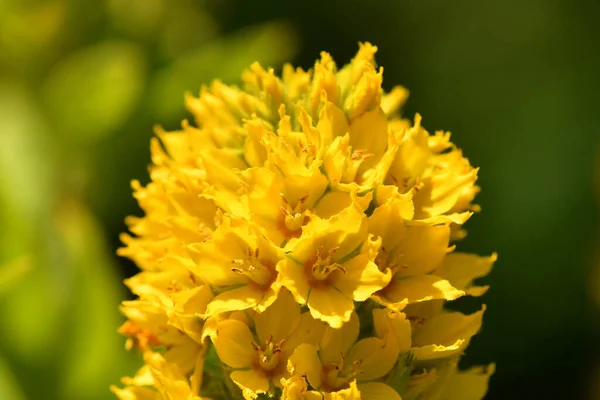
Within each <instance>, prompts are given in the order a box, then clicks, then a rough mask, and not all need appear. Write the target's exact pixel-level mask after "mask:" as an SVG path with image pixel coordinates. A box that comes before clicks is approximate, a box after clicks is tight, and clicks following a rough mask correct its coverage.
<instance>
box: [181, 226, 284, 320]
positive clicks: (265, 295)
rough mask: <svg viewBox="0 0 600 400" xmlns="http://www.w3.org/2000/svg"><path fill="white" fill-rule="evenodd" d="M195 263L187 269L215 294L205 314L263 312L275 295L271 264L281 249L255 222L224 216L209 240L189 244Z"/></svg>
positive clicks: (277, 291) (277, 290) (273, 270)
mask: <svg viewBox="0 0 600 400" xmlns="http://www.w3.org/2000/svg"><path fill="white" fill-rule="evenodd" d="M189 250H190V252H191V254H192V258H193V259H194V261H195V264H194V265H193V266H191V267H190V271H191V272H193V273H194V274H196V275H197V276H199V277H201V279H202V280H204V281H205V282H207V283H208V284H209V285H210V286H211V287H213V288H214V290H215V291H216V292H218V293H219V294H218V295H217V296H216V297H215V298H214V299H213V300H212V301H211V302H210V303H209V304H208V307H207V310H206V315H207V316H211V315H214V314H216V313H221V312H227V311H234V310H244V309H247V308H255V309H257V310H259V311H264V310H265V309H266V308H267V307H269V306H270V305H271V304H272V303H273V302H274V301H275V299H276V298H277V294H278V293H279V288H280V286H279V284H278V282H276V278H277V271H276V270H275V266H276V265H277V263H278V262H279V260H280V259H281V258H282V251H281V250H280V249H279V248H278V247H276V246H274V245H273V244H271V242H269V241H268V240H267V239H266V238H265V237H264V235H263V234H262V233H261V232H260V230H258V229H257V227H256V226H255V225H252V224H250V223H249V222H248V221H246V220H241V219H237V218H228V217H224V220H223V223H222V224H221V225H220V226H219V227H218V228H217V229H216V230H215V232H214V233H213V235H212V236H211V237H210V239H209V240H207V241H205V242H203V243H198V244H193V245H190V246H189Z"/></svg>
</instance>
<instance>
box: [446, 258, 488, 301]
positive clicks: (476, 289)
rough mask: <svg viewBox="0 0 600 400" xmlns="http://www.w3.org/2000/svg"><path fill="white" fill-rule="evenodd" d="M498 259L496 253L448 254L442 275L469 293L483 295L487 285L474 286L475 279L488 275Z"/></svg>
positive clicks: (453, 284)
mask: <svg viewBox="0 0 600 400" xmlns="http://www.w3.org/2000/svg"><path fill="white" fill-rule="evenodd" d="M497 259H498V255H497V254H496V253H494V254H492V255H491V256H489V257H480V256H476V255H474V254H467V253H452V254H448V256H446V259H445V260H444V263H443V265H442V266H441V268H440V275H441V276H442V277H444V278H445V279H447V280H448V281H450V282H451V283H452V286H454V287H456V288H457V289H460V290H464V291H465V292H466V293H467V294H468V295H471V296H481V295H482V294H483V293H485V291H486V290H487V287H486V286H473V281H474V280H475V279H477V278H479V277H482V276H485V275H487V274H488V273H489V272H490V271H491V269H492V266H493V264H494V262H496V260H497Z"/></svg>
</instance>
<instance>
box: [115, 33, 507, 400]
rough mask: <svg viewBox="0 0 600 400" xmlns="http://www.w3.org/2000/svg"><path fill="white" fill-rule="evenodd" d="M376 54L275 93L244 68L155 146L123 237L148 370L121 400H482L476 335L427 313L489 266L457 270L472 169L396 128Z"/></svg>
mask: <svg viewBox="0 0 600 400" xmlns="http://www.w3.org/2000/svg"><path fill="white" fill-rule="evenodd" d="M376 50H377V48H376V47H375V46H372V45H370V44H368V43H367V44H361V45H360V49H359V51H358V53H357V55H356V56H355V57H354V59H353V60H352V61H351V63H350V64H348V65H346V66H344V67H343V68H341V69H337V67H336V65H335V63H334V61H333V60H332V58H331V57H330V55H329V54H327V53H325V52H323V53H322V54H321V59H320V60H319V61H317V62H316V64H315V66H314V69H313V70H309V71H304V70H302V69H300V68H297V69H294V68H293V67H292V66H290V65H286V66H285V67H284V68H283V73H282V77H277V76H276V75H275V74H274V71H273V70H272V69H267V70H265V69H263V68H262V67H261V66H260V65H259V64H258V63H255V64H253V65H252V66H251V67H250V68H249V69H248V70H246V71H245V72H244V73H243V75H242V80H243V83H244V88H243V89H239V88H237V87H235V86H226V85H224V84H223V83H221V82H219V81H215V82H213V83H212V84H211V85H210V86H209V87H203V88H202V90H201V92H200V96H199V97H193V96H191V95H189V96H187V98H186V104H187V107H188V109H189V111H190V112H191V113H192V114H193V115H194V117H195V122H196V126H197V127H194V126H193V125H192V124H190V123H188V122H187V121H184V123H183V124H182V129H181V130H180V131H176V132H165V131H163V130H161V129H157V136H158V139H153V141H152V146H151V148H152V163H153V165H152V167H151V168H150V175H151V179H152V180H151V182H150V183H149V184H148V185H147V186H145V187H143V186H142V185H140V184H139V183H138V182H135V181H134V182H133V189H134V191H135V197H136V198H137V200H138V201H139V204H140V206H141V208H142V209H143V211H144V212H145V216H144V217H142V218H134V217H130V218H129V219H128V220H127V223H128V225H129V227H130V230H131V232H132V233H133V234H134V235H135V236H129V235H123V236H122V240H123V242H124V243H125V247H124V248H122V249H120V251H119V254H120V255H122V256H126V257H129V258H131V259H132V260H133V261H135V262H136V263H137V265H138V266H139V267H140V268H141V270H142V272H140V273H139V274H138V275H136V276H135V277H133V278H131V279H129V280H127V281H126V283H127V285H128V286H129V287H130V288H131V290H132V291H133V293H134V294H135V295H136V296H138V298H137V299H136V300H134V301H126V302H124V304H123V307H122V310H123V313H124V314H125V315H126V316H127V318H128V321H127V322H126V323H125V324H124V325H123V326H122V327H121V332H122V333H124V334H126V335H128V336H129V338H128V342H127V346H128V347H130V348H131V347H135V348H138V349H140V350H141V351H143V352H144V355H145V357H144V359H145V366H144V367H143V368H142V369H141V370H140V371H139V372H138V374H137V375H136V376H135V377H133V378H124V379H123V383H124V384H125V388H123V389H118V388H113V391H114V392H115V393H116V394H117V396H118V397H119V398H120V399H122V400H146V399H153V400H154V399H170V400H184V399H185V400H190V399H206V398H210V399H214V400H217V399H238V398H239V399H241V398H244V399H256V398H280V399H285V400H309V399H340V400H341V399H366V400H375V399H390V400H394V399H396V400H398V399H404V400H411V399H421V400H425V399H429V400H434V399H440V400H441V399H444V400H459V399H460V400H475V399H481V398H482V397H483V396H484V395H485V392H486V390H487V381H488V378H489V376H490V375H491V374H492V372H493V365H491V366H488V367H485V368H474V369H470V370H467V371H459V370H458V368H457V363H458V360H459V358H460V356H461V355H462V353H463V352H464V350H465V348H466V347H467V345H468V343H469V341H470V339H471V337H472V336H473V335H474V334H476V333H477V332H478V330H479V329H480V326H481V320H482V315H483V311H484V310H483V309H482V310H481V311H478V312H475V313H474V314H471V315H463V314H461V313H459V312H451V311H448V310H446V309H445V308H444V304H445V302H446V301H448V300H454V299H456V298H458V297H461V296H465V295H469V296H480V295H481V294H483V293H484V292H485V291H486V289H487V287H481V286H476V285H474V283H473V281H474V280H475V279H476V278H478V277H481V276H484V275H486V274H487V273H488V272H489V270H490V269H491V267H492V264H493V262H494V261H495V258H496V256H495V255H492V256H490V257H478V256H475V255H471V254H464V253H457V252H454V247H455V246H454V245H451V242H452V241H454V240H457V239H460V238H461V237H463V236H464V234H465V233H464V231H463V230H462V229H461V228H460V227H461V225H462V224H463V223H464V222H465V221H466V220H467V219H468V218H469V217H470V216H471V215H472V213H473V211H476V206H474V205H472V204H471V202H472V200H473V198H474V196H475V194H476V193H477V191H478V187H477V186H476V185H475V181H476V178H477V169H474V168H473V167H471V165H470V164H469V162H468V160H467V159H466V158H464V157H463V155H462V153H461V151H460V150H459V149H457V148H456V147H455V146H454V145H453V144H452V143H451V142H450V134H449V133H446V132H436V133H435V134H433V135H432V134H429V133H428V132H427V131H426V130H425V129H424V128H423V127H422V126H421V117H420V116H418V115H417V117H416V118H415V120H414V123H411V122H410V121H408V120H405V119H402V118H401V117H400V115H399V113H398V110H399V108H400V107H401V106H402V104H403V103H404V101H405V99H406V97H407V92H406V90H405V89H403V88H401V87H396V88H394V89H393V90H392V91H391V92H389V93H386V92H384V91H383V90H382V88H381V84H382V79H383V69H382V68H379V69H377V67H376V65H375V62H374V55H375V52H376Z"/></svg>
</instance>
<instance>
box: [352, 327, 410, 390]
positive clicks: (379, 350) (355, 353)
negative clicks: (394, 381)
mask: <svg viewBox="0 0 600 400" xmlns="http://www.w3.org/2000/svg"><path fill="white" fill-rule="evenodd" d="M398 355H399V353H398V346H397V345H396V342H395V341H386V340H384V339H380V338H376V337H370V338H365V339H361V340H359V341H358V342H356V344H354V346H352V348H351V349H350V351H349V352H348V354H347V355H346V360H348V363H350V362H353V361H359V360H360V367H359V369H360V371H361V373H360V375H358V376H357V377H356V380H357V381H358V382H363V381H371V380H376V379H379V378H381V377H382V376H384V375H385V374H387V373H388V372H390V370H391V369H392V367H393V366H394V364H395V363H396V361H397V360H398Z"/></svg>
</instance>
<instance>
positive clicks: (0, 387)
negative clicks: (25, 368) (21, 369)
mask: <svg viewBox="0 0 600 400" xmlns="http://www.w3.org/2000/svg"><path fill="white" fill-rule="evenodd" d="M0 399H11V400H25V395H24V394H23V391H22V390H21V388H20V387H19V384H18V382H17V380H16V378H15V376H14V374H13V373H12V372H11V370H10V368H9V365H8V363H7V362H6V360H5V359H4V357H2V355H0Z"/></svg>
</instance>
